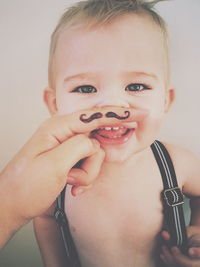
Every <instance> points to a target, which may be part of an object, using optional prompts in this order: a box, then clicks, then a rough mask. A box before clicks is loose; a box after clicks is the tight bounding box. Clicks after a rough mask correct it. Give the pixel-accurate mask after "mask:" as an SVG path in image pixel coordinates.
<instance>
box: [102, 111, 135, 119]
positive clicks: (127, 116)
mask: <svg viewBox="0 0 200 267" xmlns="http://www.w3.org/2000/svg"><path fill="white" fill-rule="evenodd" d="M124 114H127V115H126V116H124V117H122V116H119V115H117V114H116V113H115V112H112V111H109V112H107V113H106V115H105V116H106V117H107V118H116V119H118V120H125V119H128V118H129V117H130V114H131V113H130V111H128V110H126V111H124Z"/></svg>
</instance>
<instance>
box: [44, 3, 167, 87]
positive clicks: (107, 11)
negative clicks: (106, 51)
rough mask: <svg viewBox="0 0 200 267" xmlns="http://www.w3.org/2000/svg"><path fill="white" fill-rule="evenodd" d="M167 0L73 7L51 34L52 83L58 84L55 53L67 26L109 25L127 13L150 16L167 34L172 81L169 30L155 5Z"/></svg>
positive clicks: (68, 27) (76, 5) (165, 40)
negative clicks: (54, 66) (55, 79)
mask: <svg viewBox="0 0 200 267" xmlns="http://www.w3.org/2000/svg"><path fill="white" fill-rule="evenodd" d="M160 1H163V0H154V1H145V0H86V1H80V2H77V3H76V4H74V5H73V6H71V7H70V8H69V9H68V10H67V11H66V12H65V13H64V14H63V15H62V17H61V18H60V20H59V22H58V24H57V27H56V28H55V30H54V32H53V34H52V36H51V44H50V53H49V69H48V74H49V86H50V87H54V86H55V85H54V68H53V65H54V64H53V63H54V56H55V52H56V47H57V43H58V40H59V37H60V36H61V35H62V33H63V32H66V31H67V29H73V28H78V27H83V28H85V30H90V29H91V30H92V29H98V28H101V27H106V26H107V25H110V24H112V23H113V22H115V21H117V20H120V19H121V18H122V17H123V16H134V15H139V16H141V17H144V18H146V19H149V23H153V24H155V26H157V27H158V28H159V29H160V31H161V32H162V34H163V41H164V42H163V44H164V49H165V52H166V81H167V82H168V80H169V62H168V32H167V26H166V23H165V21H164V20H163V18H162V17H161V16H160V15H159V14H158V13H157V12H156V11H155V10H154V5H155V4H156V3H157V2H160ZM80 45H81V44H80Z"/></svg>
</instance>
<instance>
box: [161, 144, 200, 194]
mask: <svg viewBox="0 0 200 267" xmlns="http://www.w3.org/2000/svg"><path fill="white" fill-rule="evenodd" d="M164 145H165V147H166V148H167V150H168V152H169V154H170V156H171V159H172V161H173V164H174V167H175V171H176V174H177V179H178V181H179V184H180V185H181V186H182V189H183V191H184V193H185V194H188V195H192V196H200V159H199V157H198V156H197V155H195V154H194V153H193V152H191V151H190V150H188V149H185V148H182V147H179V146H176V145H171V144H166V143H164Z"/></svg>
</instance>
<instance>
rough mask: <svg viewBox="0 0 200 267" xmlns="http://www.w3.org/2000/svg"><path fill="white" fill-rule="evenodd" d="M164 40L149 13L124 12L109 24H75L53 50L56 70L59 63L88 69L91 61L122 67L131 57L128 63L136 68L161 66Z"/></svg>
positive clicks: (163, 59) (57, 70)
mask: <svg viewBox="0 0 200 267" xmlns="http://www.w3.org/2000/svg"><path fill="white" fill-rule="evenodd" d="M164 42H165V40H164V36H163V33H162V31H161V29H160V27H159V26H158V25H156V23H155V22H154V21H153V20H152V19H150V18H149V16H142V15H126V16H121V17H120V18H118V19H115V20H113V21H112V22H110V23H109V24H105V25H95V26H93V27H88V25H87V24H86V25H84V23H82V24H78V23H77V24H75V25H73V27H66V28H65V29H64V30H63V31H62V32H61V33H60V36H59V39H58V43H57V48H56V51H55V52H56V53H55V61H56V64H55V68H56V72H59V71H60V69H61V67H60V66H62V67H63V68H64V66H65V67H66V68H68V69H69V68H71V69H75V68H77V66H78V67H79V66H83V67H84V68H85V69H87V68H88V66H89V65H91V66H92V64H95V65H94V66H95V67H98V66H103V64H104V62H106V61H107V60H109V61H112V64H113V63H114V64H121V65H122V66H124V67H127V66H128V64H129V63H130V62H131V60H132V62H131V63H130V64H132V63H134V64H135V62H136V63H137V66H138V68H139V70H143V68H144V65H146V66H145V68H146V67H147V66H150V65H151V64H152V62H153V61H157V65H158V64H160V68H162V69H163V68H164V65H165V63H164V61H165V60H166V51H165V45H164ZM112 55H113V56H112ZM123 57H124V58H123ZM103 61H104V62H103ZM125 61H126V62H125ZM134 61H135V62H134ZM108 64H110V62H107V65H108ZM134 64H132V65H134ZM111 67H112V66H111ZM113 68H114V66H113Z"/></svg>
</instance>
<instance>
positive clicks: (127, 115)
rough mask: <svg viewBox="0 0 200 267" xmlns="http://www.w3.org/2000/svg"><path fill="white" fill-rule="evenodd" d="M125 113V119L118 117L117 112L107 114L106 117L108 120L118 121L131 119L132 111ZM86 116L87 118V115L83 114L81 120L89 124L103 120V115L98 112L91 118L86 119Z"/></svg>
mask: <svg viewBox="0 0 200 267" xmlns="http://www.w3.org/2000/svg"><path fill="white" fill-rule="evenodd" d="M124 113H125V115H126V116H124V117H123V116H119V115H117V114H116V113H115V112H112V111H109V112H107V113H106V114H105V116H106V117H107V118H116V119H118V120H125V119H127V118H129V117H130V111H128V110H126V111H124ZM85 116H87V115H86V114H81V116H80V120H81V121H82V122H84V123H88V122H91V121H93V120H96V119H100V118H102V117H103V114H102V113H101V112H96V113H94V114H92V115H91V116H90V117H89V118H84V117H85Z"/></svg>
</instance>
